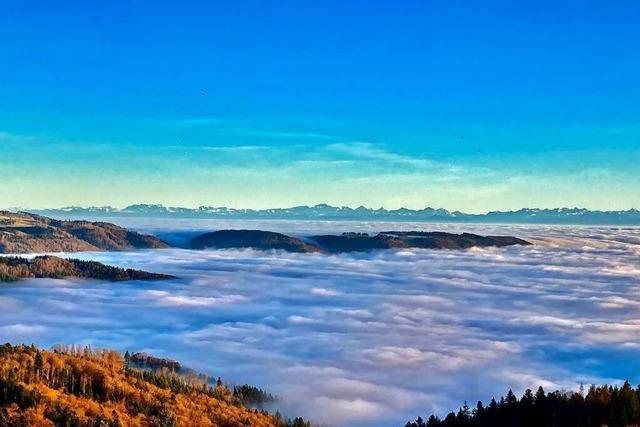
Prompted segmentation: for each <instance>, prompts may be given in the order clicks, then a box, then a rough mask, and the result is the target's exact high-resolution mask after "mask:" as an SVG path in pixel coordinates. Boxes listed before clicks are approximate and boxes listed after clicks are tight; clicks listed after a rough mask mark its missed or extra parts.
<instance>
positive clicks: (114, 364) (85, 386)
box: [0, 344, 309, 427]
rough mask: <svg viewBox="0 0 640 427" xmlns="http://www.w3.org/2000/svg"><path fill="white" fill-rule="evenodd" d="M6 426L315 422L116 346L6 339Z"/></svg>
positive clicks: (1, 400)
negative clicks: (141, 360)
mask: <svg viewBox="0 0 640 427" xmlns="http://www.w3.org/2000/svg"><path fill="white" fill-rule="evenodd" d="M0 426H2V427H26V426H31V427H45V426H46V427H57V426H65V427H66V426H73V427H95V426H100V427H116V426H117V427H152V426H153V427H178V426H185V427H191V426H199V427H209V426H211V427H213V426H216V427H249V426H253V427H309V424H308V423H307V422H304V421H303V420H302V419H300V418H297V419H295V420H294V421H288V420H285V419H283V418H281V417H280V416H277V415H271V414H268V413H267V412H265V411H258V410H255V409H249V408H247V407H244V406H243V405H242V401H241V399H239V398H238V397H237V396H236V395H235V394H234V393H233V392H232V391H231V390H230V389H229V388H228V387H227V386H226V385H224V384H222V382H221V381H218V382H217V383H216V384H214V385H209V384H208V381H207V380H206V377H204V378H203V377H202V376H195V377H189V376H181V375H180V374H178V373H175V372H171V371H168V370H159V371H158V370H155V371H154V370H139V369H132V368H131V367H129V366H128V365H127V363H126V362H125V360H124V358H123V357H122V356H121V355H120V354H118V353H117V352H114V351H105V350H100V351H93V350H91V349H89V348H86V347H85V348H79V347H68V346H67V347H61V346H58V347H57V348H55V349H54V350H53V351H43V350H39V349H38V348H36V347H34V346H24V345H17V346H12V345H10V344H5V345H3V346H0Z"/></svg>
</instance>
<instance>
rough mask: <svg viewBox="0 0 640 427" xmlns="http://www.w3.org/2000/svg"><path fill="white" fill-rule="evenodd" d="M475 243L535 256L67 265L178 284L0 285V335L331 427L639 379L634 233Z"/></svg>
mask: <svg viewBox="0 0 640 427" xmlns="http://www.w3.org/2000/svg"><path fill="white" fill-rule="evenodd" d="M281 224H283V223H281ZM285 224H286V223H285ZM191 225H192V224H191ZM289 226H290V227H293V228H294V229H295V230H293V231H296V230H297V231H299V232H303V231H307V230H302V229H300V228H298V229H296V226H295V225H292V224H289ZM352 226H353V225H352ZM385 226H386V227H389V225H388V224H386V225H385ZM298 227H299V226H298ZM305 227H309V225H308V224H307V225H305ZM317 227H318V228H322V224H320V225H317ZM361 227H362V228H365V229H375V228H376V226H374V225H361ZM428 227H429V228H434V227H433V226H432V225H430V226H428ZM438 227H445V228H446V227H449V228H451V227H462V226H460V225H458V226H438ZM186 228H187V227H185V229H186ZM396 228H397V227H396ZM466 228H467V229H468V228H469V226H467V227H466ZM482 229H484V231H485V232H487V233H489V234H517V235H518V236H519V237H524V238H529V239H531V240H533V241H535V242H536V243H538V244H537V245H535V246H532V247H509V248H502V249H473V250H469V251H429V250H410V251H407V250H404V251H383V252H373V253H366V254H344V255H336V256H326V255H320V254H287V253H282V252H257V251H252V250H235V251H188V250H178V249H175V250H173V249H172V250H155V251H139V252H132V253H87V254H81V255H79V256H80V257H82V258H85V259H94V260H97V261H101V262H105V263H109V264H114V265H119V266H124V267H134V268H140V269H145V270H149V271H157V272H164V273H169V274H174V275H176V276H178V277H180V279H178V280H173V281H168V282H125V283H101V282H95V281H66V280H33V281H23V282H19V283H15V284H10V285H3V287H2V288H1V289H0V335H1V336H2V339H3V340H9V341H13V342H27V343H30V342H35V343H37V344H39V345H42V346H50V345H52V344H54V343H59V342H64V343H68V342H75V343H82V344H84V343H86V344H91V345H92V346H99V347H105V346H106V347H113V348H118V349H121V350H125V349H129V350H144V351H148V352H152V353H155V354H157V355H160V356H167V357H171V358H175V359H179V360H180V361H182V362H184V363H185V364H186V365H188V366H191V367H193V368H195V369H197V370H202V371H205V372H208V373H209V374H210V375H213V376H217V375H220V376H222V377H223V378H224V379H226V380H227V381H230V382H235V383H244V382H248V383H251V384H255V385H258V386H261V387H264V388H267V389H268V390H270V391H272V392H274V393H277V394H279V395H281V396H283V397H284V398H285V399H284V401H283V403H282V409H283V410H284V411H288V413H291V414H294V413H295V414H300V415H303V416H305V417H307V418H310V419H313V420H315V421H319V422H326V423H331V424H335V425H347V424H349V425H353V424H362V425H364V424H367V425H371V424H374V425H384V426H387V425H389V426H392V425H396V426H398V425H401V424H402V423H403V422H404V421H406V420H407V419H409V418H411V417H415V416H416V415H418V414H422V415H424V414H426V413H428V412H431V411H437V412H439V413H442V412H443V411H447V410H451V409H455V407H457V405H459V404H460V403H461V402H462V401H464V400H467V401H469V402H475V401H476V400H478V399H483V400H486V399H488V398H490V397H491V396H493V395H498V394H503V393H505V392H506V391H507V390H508V389H509V388H513V390H514V391H515V392H517V393H521V392H522V391H524V389H525V388H527V387H531V388H533V387H537V386H538V385H542V386H544V387H560V388H563V387H567V388H573V387H577V386H578V384H579V383H581V382H583V383H587V384H588V383H591V382H598V383H599V382H611V381H619V380H624V379H629V380H631V381H632V382H636V383H637V382H640V375H639V374H638V373H637V369H636V366H635V364H634V362H635V361H636V360H637V359H638V356H640V344H638V343H640V321H639V320H638V315H637V313H638V307H640V265H639V264H638V259H639V256H640V246H639V244H640V229H637V228H629V229H609V228H571V227H558V228H556V227H520V228H518V227H507V228H500V227H498V226H482ZM482 229H480V228H479V229H477V230H475V231H478V232H481V231H482ZM332 231H333V230H332ZM76 255H77V254H74V256H76Z"/></svg>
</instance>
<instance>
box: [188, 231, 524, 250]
mask: <svg viewBox="0 0 640 427" xmlns="http://www.w3.org/2000/svg"><path fill="white" fill-rule="evenodd" d="M530 244H531V243H529V242H527V241H525V240H522V239H518V238H517V237H512V236H479V235H477V234H470V233H462V234H453V233H444V232H425V231H385V232H381V233H377V234H374V235H369V234H368V233H342V234H340V235H333V234H328V235H320V236H309V237H308V238H307V239H306V240H302V239H298V238H296V237H291V236H287V235H285V234H281V233H274V232H271V231H261V230H220V231H214V232H212V233H206V234H203V235H201V236H198V237H195V238H194V239H192V240H191V247H192V248H193V249H205V248H220V249H223V248H253V249H259V250H269V249H280V250H285V251H288V252H324V253H330V254H337V253H342V252H364V251H371V250H376V249H400V248H405V249H406V248H422V249H469V248H473V247H491V246H496V247H503V246H511V245H530Z"/></svg>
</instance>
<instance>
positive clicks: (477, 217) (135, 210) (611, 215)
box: [26, 203, 640, 225]
mask: <svg viewBox="0 0 640 427" xmlns="http://www.w3.org/2000/svg"><path fill="white" fill-rule="evenodd" d="M26 211H28V212H31V213H34V214H38V215H46V216H53V217H59V218H72V217H83V216H85V217H92V218H100V217H105V218H108V217H154V218H156V217H159V218H164V217H166V218H193V219H196V218H202V219H301V220H361V221H418V222H479V223H523V224H577V225H580V224H583V225H591V224H592V225H640V210H638V209H635V208H632V209H628V210H618V211H600V210H590V209H586V208H577V207H576V208H552V209H551V208H522V209H519V210H515V211H513V210H512V211H489V212H487V213H484V214H471V213H465V212H461V211H458V210H456V211H449V210H447V209H442V208H431V207H426V208H423V209H409V208H398V209H385V208H378V209H373V208H367V207H365V206H359V207H357V208H352V207H348V206H341V207H340V206H332V205H328V204H326V203H321V204H317V205H314V206H306V205H301V206H293V207H290V208H272V209H239V208H229V207H224V206H221V207H215V206H200V207H198V208H184V207H171V206H164V205H161V204H135V205H130V206H127V207H125V208H113V207H110V206H103V207H79V206H70V207H65V208H60V209H27V210H26Z"/></svg>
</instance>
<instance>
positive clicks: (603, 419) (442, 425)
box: [405, 382, 640, 427]
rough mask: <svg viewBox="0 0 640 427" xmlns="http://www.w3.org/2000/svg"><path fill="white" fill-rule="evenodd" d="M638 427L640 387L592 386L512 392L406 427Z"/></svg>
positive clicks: (411, 423) (626, 385) (416, 421)
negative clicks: (578, 388)
mask: <svg viewBox="0 0 640 427" xmlns="http://www.w3.org/2000/svg"><path fill="white" fill-rule="evenodd" d="M638 425H640V386H638V388H635V389H634V388H633V387H632V386H631V385H630V384H629V383H628V382H625V383H624V385H623V386H622V387H616V386H608V385H604V386H601V387H597V386H594V385H592V386H591V387H589V389H588V390H587V391H586V392H584V391H582V390H581V391H580V392H562V391H557V390H556V391H554V392H550V393H545V391H544V390H543V389H542V387H539V388H538V390H537V392H536V393H535V394H534V393H533V392H532V391H531V390H527V391H526V392H525V393H524V395H523V396H522V397H521V398H520V399H518V398H517V397H516V396H515V395H514V394H513V392H512V391H511V390H509V392H508V393H507V396H506V397H501V398H500V400H498V401H496V400H495V399H491V401H490V402H489V404H487V405H484V404H483V403H482V402H478V403H477V404H476V406H475V407H473V408H470V407H469V406H467V404H466V403H465V404H464V406H462V407H461V408H460V409H459V410H458V412H450V413H449V414H448V415H447V416H446V417H445V418H444V419H440V418H438V417H437V416H435V415H431V416H430V417H429V418H428V419H427V420H426V421H425V420H424V419H423V418H421V417H418V418H417V419H416V420H415V421H413V422H408V423H407V424H406V425H405V427H515V426H517V427H603V426H607V427H629V426H636V427H637V426H638Z"/></svg>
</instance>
